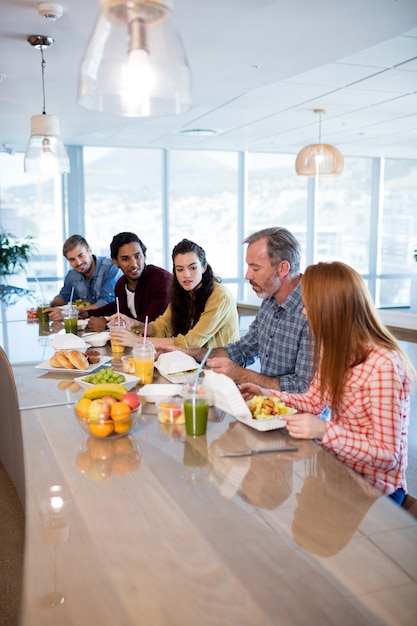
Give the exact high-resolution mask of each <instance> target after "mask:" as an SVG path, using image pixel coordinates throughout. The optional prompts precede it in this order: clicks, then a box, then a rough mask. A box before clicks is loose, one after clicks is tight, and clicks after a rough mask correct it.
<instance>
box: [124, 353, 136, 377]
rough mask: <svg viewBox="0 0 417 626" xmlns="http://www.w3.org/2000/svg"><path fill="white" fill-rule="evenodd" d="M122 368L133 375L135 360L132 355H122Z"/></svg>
mask: <svg viewBox="0 0 417 626" xmlns="http://www.w3.org/2000/svg"><path fill="white" fill-rule="evenodd" d="M121 361H122V369H123V371H124V373H125V374H132V376H134V375H135V362H134V360H133V356H122V358H121Z"/></svg>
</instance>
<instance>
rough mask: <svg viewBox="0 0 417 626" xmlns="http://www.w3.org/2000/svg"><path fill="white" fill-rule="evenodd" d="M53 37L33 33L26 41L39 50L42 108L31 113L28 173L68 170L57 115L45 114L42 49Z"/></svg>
mask: <svg viewBox="0 0 417 626" xmlns="http://www.w3.org/2000/svg"><path fill="white" fill-rule="evenodd" d="M53 41H54V40H53V39H52V37H44V36H42V35H32V36H31V37H29V39H28V42H29V43H30V45H31V46H34V47H35V48H38V50H40V51H41V59H42V64H41V67H42V92H43V111H42V114H41V115H33V116H32V118H31V122H30V138H29V142H28V145H27V148H26V152H25V156H24V171H25V172H26V173H27V174H62V173H65V172H69V171H70V164H69V158H68V154H67V151H66V150H65V146H64V144H63V142H62V139H61V136H60V128H59V120H58V118H57V116H56V115H49V114H47V113H46V105H45V65H46V63H45V59H44V55H43V50H44V49H46V48H48V47H49V46H50V45H51V44H52V43H53Z"/></svg>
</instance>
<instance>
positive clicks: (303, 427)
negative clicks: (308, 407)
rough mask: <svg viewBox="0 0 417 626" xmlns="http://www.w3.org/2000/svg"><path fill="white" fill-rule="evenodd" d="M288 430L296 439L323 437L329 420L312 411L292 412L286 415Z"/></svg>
mask: <svg viewBox="0 0 417 626" xmlns="http://www.w3.org/2000/svg"><path fill="white" fill-rule="evenodd" d="M285 419H286V420H287V427H286V428H287V431H288V434H289V435H291V437H294V439H323V437H324V435H325V434H326V429H327V422H326V421H325V420H321V419H320V418H319V417H316V416H315V415H313V414H312V413H292V414H290V415H286V416H285Z"/></svg>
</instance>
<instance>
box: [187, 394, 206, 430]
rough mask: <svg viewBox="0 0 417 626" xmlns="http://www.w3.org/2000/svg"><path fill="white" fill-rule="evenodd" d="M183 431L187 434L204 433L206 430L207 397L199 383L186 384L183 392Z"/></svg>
mask: <svg viewBox="0 0 417 626" xmlns="http://www.w3.org/2000/svg"><path fill="white" fill-rule="evenodd" d="M183 397H184V415H185V432H186V433H187V435H193V436H199V435H205V434H206V430H207V420H208V410H209V398H208V394H207V391H206V390H205V389H204V387H203V386H202V385H201V384H197V385H188V386H187V388H186V389H185V391H184V394H183Z"/></svg>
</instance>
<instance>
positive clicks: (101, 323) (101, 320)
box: [86, 317, 107, 333]
mask: <svg viewBox="0 0 417 626" xmlns="http://www.w3.org/2000/svg"><path fill="white" fill-rule="evenodd" d="M106 324H107V322H106V318H105V317H89V318H88V324H87V328H86V330H90V331H91V332H93V333H97V332H100V331H102V330H107V326H106Z"/></svg>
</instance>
